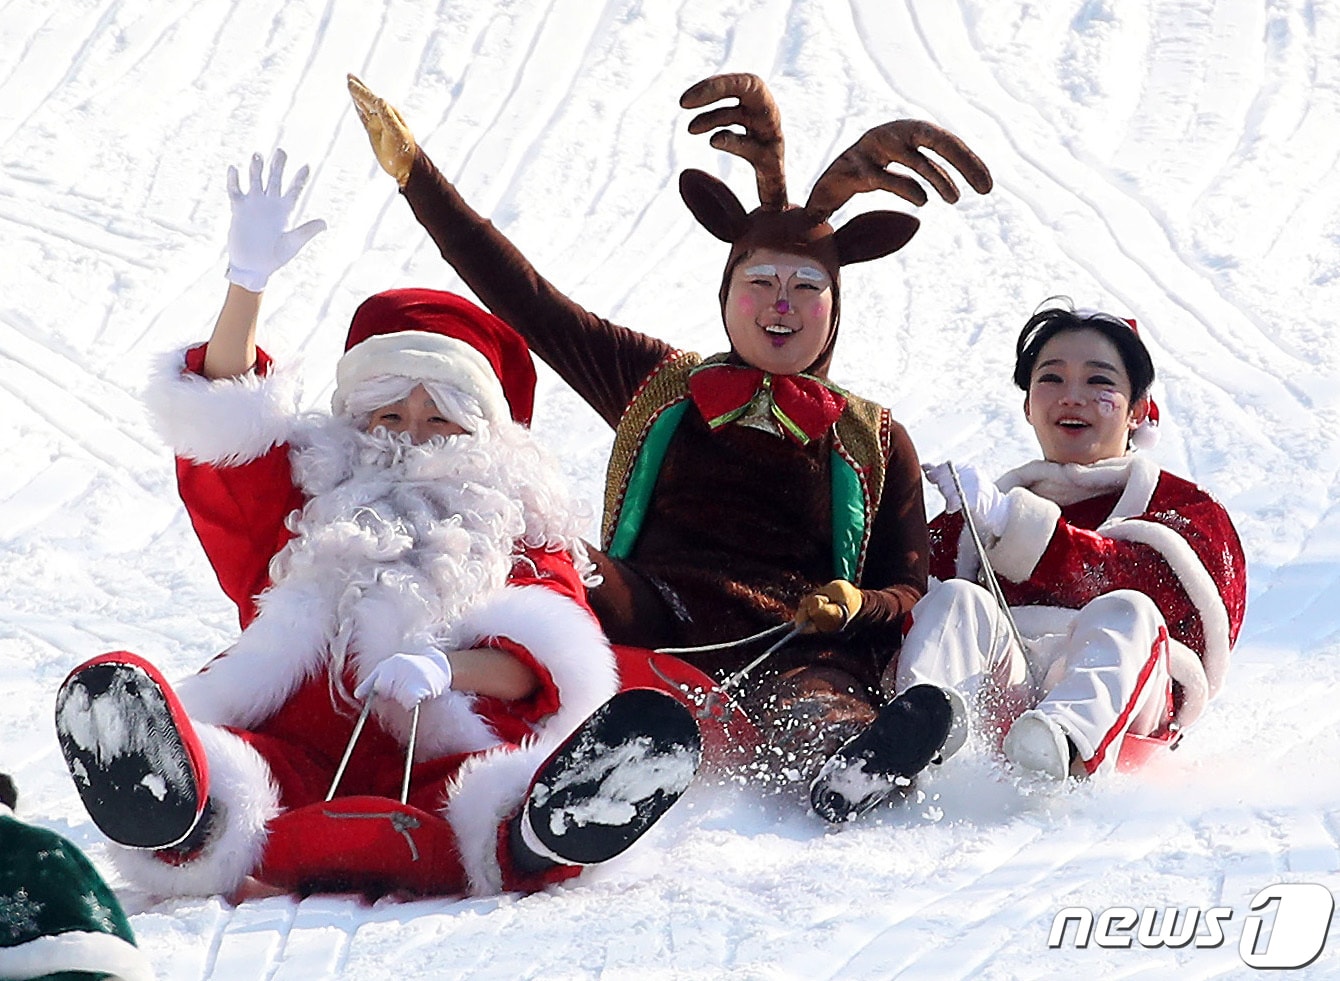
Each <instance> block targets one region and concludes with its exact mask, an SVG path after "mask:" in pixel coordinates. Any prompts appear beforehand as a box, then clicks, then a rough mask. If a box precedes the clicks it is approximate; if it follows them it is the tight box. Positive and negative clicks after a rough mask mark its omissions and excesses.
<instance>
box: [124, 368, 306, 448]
mask: <svg viewBox="0 0 1340 981" xmlns="http://www.w3.org/2000/svg"><path fill="white" fill-rule="evenodd" d="M184 364H185V357H184V352H182V351H174V352H172V354H170V355H168V356H167V357H165V358H163V359H161V360H160V362H159V364H158V365H157V366H156V368H155V370H154V372H153V374H152V375H151V377H150V379H149V384H148V385H147V387H146V388H145V391H144V401H145V404H146V406H147V407H148V409H149V413H150V416H151V417H152V419H153V423H154V426H155V428H156V429H157V430H158V433H159V435H160V436H162V437H163V440H164V442H166V443H167V444H168V446H169V447H170V448H171V449H172V451H173V453H175V454H176V455H177V456H179V457H183V458H185V459H187V460H193V461H195V462H197V463H208V464H213V465H215V466H236V465H238V464H242V463H247V462H250V461H251V460H255V459H257V458H258V457H261V456H264V455H265V454H266V453H267V452H269V451H270V449H271V448H272V447H274V446H276V445H278V444H280V443H284V442H286V441H287V440H288V439H289V437H290V435H291V433H292V431H293V423H294V419H295V417H296V415H297V400H298V391H297V386H296V384H295V383H294V382H293V381H292V380H291V379H289V378H287V377H285V376H283V375H282V374H278V373H275V374H270V375H266V376H264V377H262V376H260V375H258V374H257V373H255V372H248V373H247V374H245V375H241V376H239V377H237V378H226V379H218V380H213V381H212V380H210V379H208V378H205V377H203V376H201V375H197V374H194V373H192V372H188V371H185V370H184V368H183V366H184Z"/></svg>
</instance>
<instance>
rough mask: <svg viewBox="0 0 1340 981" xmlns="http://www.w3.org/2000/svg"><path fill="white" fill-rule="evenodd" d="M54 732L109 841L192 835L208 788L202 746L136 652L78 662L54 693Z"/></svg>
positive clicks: (145, 842) (138, 844)
mask: <svg viewBox="0 0 1340 981" xmlns="http://www.w3.org/2000/svg"><path fill="white" fill-rule="evenodd" d="M56 735H57V737H58V739H59V741H60V749H61V753H62V755H64V757H65V763H66V765H67V766H68V767H69V769H70V776H71V777H72V778H73V779H74V785H75V788H76V789H77V790H78V791H79V796H80V797H81V798H82V799H83V802H84V807H85V809H87V811H88V815H89V817H91V818H92V819H93V823H94V824H96V825H97V826H98V829H99V830H100V831H101V832H102V833H103V834H105V835H106V836H107V837H108V838H110V839H111V840H112V841H115V842H117V843H118V844H122V845H126V846H128V847H131V848H150V849H158V848H167V847H170V846H174V845H179V844H181V843H182V842H185V841H187V840H188V839H189V838H190V836H191V832H192V831H193V830H194V829H195V828H196V826H197V824H199V823H200V818H201V816H202V815H203V813H204V811H205V804H206V797H207V794H208V780H209V778H208V770H207V767H206V763H205V758H204V751H203V750H202V749H201V747H200V744H199V741H198V740H197V739H196V736H195V731H194V729H193V728H192V726H191V723H190V720H189V719H188V718H187V717H186V713H185V711H184V710H183V709H182V707H181V703H179V702H178V701H177V698H176V696H175V695H174V694H173V693H172V690H171V688H170V687H169V686H168V684H167V682H166V681H165V680H163V677H162V675H160V674H159V673H158V671H157V669H155V668H154V667H153V665H151V664H149V663H148V662H147V661H144V660H143V659H141V658H138V657H135V656H134V655H133V654H119V655H104V656H103V657H99V658H94V659H93V660H92V661H89V662H88V663H86V664H83V665H81V666H80V667H78V668H75V670H74V671H72V672H71V673H70V676H69V677H68V678H66V679H65V682H64V683H63V684H62V685H61V687H60V691H59V692H58V693H57V695H56Z"/></svg>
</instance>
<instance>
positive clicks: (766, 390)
mask: <svg viewBox="0 0 1340 981" xmlns="http://www.w3.org/2000/svg"><path fill="white" fill-rule="evenodd" d="M689 395H690V396H691V397H692V398H693V403H694V405H696V406H697V407H698V411H699V412H700V413H702V417H703V418H704V419H705V420H707V425H708V427H709V428H711V429H718V428H720V427H721V426H724V425H726V423H728V422H734V421H735V420H737V419H739V418H740V417H742V416H744V415H746V414H747V413H749V411H750V407H751V406H753V405H755V403H758V405H759V410H758V411H759V412H760V414H762V413H766V414H768V415H770V416H771V417H772V418H773V419H776V420H777V422H778V423H779V424H780V425H781V429H782V432H784V433H786V435H787V436H789V437H790V438H791V439H793V440H795V441H796V442H797V443H799V444H800V445H801V446H804V445H805V444H806V443H808V442H809V441H810V440H813V439H818V438H819V437H820V436H822V435H823V434H824V433H826V432H827V431H828V428H829V427H830V426H832V425H833V423H835V422H837V419H838V416H840V415H842V410H843V409H845V408H846V407H847V400H846V398H845V397H843V395H842V394H841V393H840V392H837V391H835V390H834V389H832V388H830V387H829V386H828V385H827V384H826V383H825V382H823V381H821V380H820V379H818V378H815V377H814V376H812V375H770V374H767V373H766V372H763V371H760V370H759V369H758V368H750V367H748V366H745V365H735V364H709V365H704V366H703V367H701V368H698V369H696V370H695V371H694V372H693V374H691V375H690V376H689Z"/></svg>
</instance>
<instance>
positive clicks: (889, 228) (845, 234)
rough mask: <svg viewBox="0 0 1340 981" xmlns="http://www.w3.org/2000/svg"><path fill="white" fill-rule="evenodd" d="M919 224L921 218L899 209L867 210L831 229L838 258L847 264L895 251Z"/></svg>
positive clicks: (865, 260) (914, 232) (877, 257)
mask: <svg viewBox="0 0 1340 981" xmlns="http://www.w3.org/2000/svg"><path fill="white" fill-rule="evenodd" d="M920 227H921V221H920V220H919V219H917V218H913V217H912V216H911V215H905V214H903V213H902V212H900V211H867V212H866V213H865V214H862V215H857V216H856V217H855V218H853V219H852V220H851V221H849V222H847V224H845V225H843V226H842V227H841V228H839V229H838V230H837V231H836V232H834V233H833V239H834V240H835V241H836V242H837V247H838V262H839V263H840V264H841V265H844V266H847V265H851V263H853V262H867V261H869V260H870V259H879V258H881V257H883V256H886V255H890V254H892V253H894V252H897V251H898V250H899V249H901V248H902V247H903V246H904V245H906V244H907V243H908V242H910V241H912V236H913V235H915V234H916V233H917V229H918V228H920Z"/></svg>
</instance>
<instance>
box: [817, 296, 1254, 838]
mask: <svg viewBox="0 0 1340 981" xmlns="http://www.w3.org/2000/svg"><path fill="white" fill-rule="evenodd" d="M1153 381H1154V365H1153V362H1152V360H1151V359H1150V355H1149V351H1148V349H1147V348H1146V347H1145V344H1144V341H1143V340H1142V339H1141V338H1140V336H1139V333H1138V332H1137V330H1136V325H1135V322H1134V321H1131V320H1125V319H1123V318H1120V317H1115V316H1112V315H1110V314H1106V313H1101V312H1098V311H1093V310H1075V309H1073V307H1072V306H1071V304H1070V302H1069V300H1068V299H1066V298H1064V297H1058V298H1055V299H1054V300H1053V301H1049V302H1048V303H1046V304H1044V306H1043V308H1042V309H1040V310H1039V311H1038V312H1037V313H1035V314H1034V315H1033V316H1032V317H1031V318H1029V320H1028V322H1027V323H1026V324H1025V325H1024V327H1023V329H1022V331H1021V332H1020V334H1019V337H1018V341H1017V342H1016V346H1015V366H1014V382H1015V384H1016V385H1017V386H1018V387H1019V388H1020V389H1022V390H1023V391H1024V392H1025V398H1024V414H1025V417H1026V418H1027V420H1028V423H1029V425H1030V426H1031V427H1032V428H1033V431H1034V433H1035V434H1036V435H1037V439H1038V444H1039V446H1040V447H1041V449H1042V458H1041V459H1039V460H1033V461H1031V462H1029V463H1025V464H1024V465H1023V466H1020V467H1016V468H1015V469H1013V470H1011V471H1010V472H1009V473H1007V474H1005V475H1004V476H1003V477H1001V478H1000V479H999V480H996V481H994V482H993V481H991V480H990V479H988V478H987V477H986V476H984V475H983V474H981V473H980V472H979V471H978V470H977V469H976V468H975V467H973V466H971V465H968V464H964V465H961V466H959V467H958V468H957V470H956V472H953V473H951V470H950V467H949V465H948V464H939V465H936V466H929V467H927V468H926V472H927V476H928V477H929V478H930V480H931V482H932V483H934V484H935V486H936V487H937V488H938V489H939V490H940V492H941V493H942V494H943V495H944V498H945V502H946V510H945V512H944V513H942V514H941V515H939V516H938V517H937V518H935V520H934V521H932V523H931V546H932V548H931V573H932V575H933V576H935V577H936V579H937V580H939V581H938V582H935V583H934V584H933V585H932V586H931V588H930V590H929V591H928V592H927V594H926V596H925V598H924V599H922V600H921V601H920V602H919V603H918V604H917V605H916V607H915V608H914V609H913V611H912V623H911V628H910V630H909V631H908V635H907V638H906V640H905V641H904V643H903V648H902V650H901V651H900V652H899V656H898V659H897V661H896V662H895V663H894V664H893V665H892V666H891V667H890V668H889V671H888V673H887V674H886V683H887V685H888V687H889V689H890V690H891V691H892V692H894V693H898V694H899V697H900V698H911V699H917V698H922V697H929V696H930V695H933V694H935V693H936V692H937V690H938V691H940V692H943V693H944V694H946V695H948V696H949V699H950V702H951V705H952V708H953V716H954V723H953V726H952V734H951V738H950V741H949V742H948V743H947V744H946V745H945V746H944V747H943V749H942V750H941V754H942V755H943V756H945V757H947V756H949V755H951V754H952V753H953V752H955V751H956V750H957V749H958V748H959V747H960V746H962V745H963V743H964V741H965V739H966V738H967V737H968V735H969V734H971V733H972V732H974V731H976V732H979V733H982V734H983V735H984V736H986V737H987V739H988V740H989V742H990V744H991V746H992V748H993V749H994V748H996V747H999V748H1000V749H1001V750H1002V751H1003V753H1004V756H1005V758H1006V759H1007V760H1008V761H1009V762H1010V763H1011V764H1012V765H1013V766H1014V767H1015V768H1016V769H1019V770H1021V771H1024V772H1026V773H1037V774H1041V775H1043V776H1045V777H1046V778H1051V779H1055V780H1064V779H1065V778H1067V777H1069V776H1075V777H1081V778H1082V777H1087V776H1091V775H1095V774H1100V773H1109V772H1111V771H1113V770H1114V769H1116V768H1117V767H1118V765H1119V764H1120V763H1121V762H1122V760H1123V759H1125V760H1131V761H1134V760H1138V759H1140V758H1142V757H1143V756H1145V755H1147V754H1148V751H1149V748H1150V747H1151V746H1157V745H1159V744H1167V743H1170V742H1171V741H1172V740H1173V739H1175V738H1177V737H1178V736H1179V735H1180V734H1181V733H1182V732H1184V731H1185V729H1186V727H1187V726H1189V725H1191V724H1192V723H1193V722H1195V721H1196V719H1197V718H1198V717H1199V716H1200V715H1201V713H1202V712H1203V711H1204V709H1205V705H1206V703H1207V701H1208V700H1209V699H1210V698H1211V697H1213V696H1214V695H1215V694H1216V693H1217V692H1218V691H1219V690H1220V688H1221V687H1222V686H1223V683H1224V678H1225V675H1226V674H1227V670H1228V659H1229V652H1230V650H1231V649H1232V647H1233V644H1234V642H1235V641H1236V639H1237V636H1238V630H1239V628H1240V627H1241V625H1242V616H1243V611H1244V608H1245V606H1246V596H1247V570H1246V562H1245V559H1244V557H1243V552H1242V544H1241V542H1240V541H1239V539H1238V534H1237V531H1236V530H1235V529H1234V527H1233V522H1232V519H1231V518H1230V517H1229V514H1228V512H1227V511H1226V510H1225V509H1224V507H1223V506H1222V505H1221V504H1220V503H1219V502H1218V501H1216V500H1215V499H1214V498H1213V497H1211V496H1210V494H1209V493H1207V492H1206V491H1205V490H1203V489H1202V488H1200V487H1198V486H1196V485H1195V484H1194V483H1192V482H1191V481H1189V480H1186V479H1185V478H1182V477H1179V476H1177V475H1175V474H1172V473H1169V472H1168V471H1166V470H1163V469H1161V468H1160V467H1159V465H1158V464H1157V463H1155V462H1154V460H1153V459H1152V458H1151V457H1150V456H1149V455H1148V453H1147V451H1148V450H1149V449H1151V448H1152V447H1153V445H1154V443H1155V441H1156V440H1157V435H1158V430H1157V428H1156V427H1157V423H1158V410H1157V408H1156V406H1155V405H1154V402H1153V399H1152V398H1151V397H1150V392H1149V390H1150V386H1151V384H1152V383H1153ZM1142 450H1143V451H1146V452H1141V451H1142ZM955 476H957V481H956V480H955ZM965 513H967V514H970V515H971V518H972V522H971V526H969V524H968V522H966V521H965V518H964V515H965ZM974 530H975V531H976V532H977V535H978V537H979V538H980V539H981V541H982V545H983V548H984V554H985V556H986V560H987V562H988V563H989V565H990V567H991V569H992V570H993V572H994V575H995V578H996V580H997V581H998V583H999V586H1000V589H1001V593H1002V595H1003V597H1004V600H1005V602H1006V604H1007V605H1008V607H1009V611H1010V616H1012V618H1013V621H1014V628H1017V631H1018V635H1017V636H1016V635H1015V632H1014V629H1012V628H1011V625H1010V623H1009V622H1008V620H1007V618H1006V615H1005V614H1004V613H1003V612H1002V610H1001V608H1000V606H999V604H998V603H997V600H996V599H995V598H994V597H993V596H992V595H991V593H990V592H988V590H987V589H986V588H983V586H982V585H981V583H982V582H984V581H985V580H984V578H983V572H984V566H983V562H982V559H981V556H980V555H979V552H978V548H977V546H976V544H975V543H974V542H973V540H972V532H973V531H974ZM891 735H892V736H901V737H903V738H912V739H915V738H916V736H917V727H916V726H915V725H907V726H903V727H902V728H901V730H900V732H898V733H893V734H891V733H888V732H880V731H878V730H876V729H875V728H873V727H872V729H871V730H868V731H867V732H866V733H863V734H862V735H861V736H858V737H856V739H855V740H853V741H852V743H851V744H849V745H848V746H847V747H845V748H844V750H843V752H842V753H840V754H839V755H838V756H837V757H835V758H834V760H833V761H831V762H830V764H829V765H828V767H827V768H826V769H825V772H824V773H822V774H821V775H820V777H819V778H818V780H817V781H816V783H815V786H814V797H815V801H816V806H820V807H821V809H822V810H824V811H825V812H826V813H827V814H828V815H830V816H831V818H832V819H833V820H845V819H847V818H850V817H852V816H854V815H856V814H858V813H860V812H861V811H863V810H865V809H867V808H869V807H871V806H873V804H875V803H876V802H878V800H879V799H880V798H881V797H882V796H884V795H886V794H888V793H889V792H890V790H891V789H892V783H893V780H892V778H891V777H888V776H887V771H888V769H889V768H888V767H887V766H885V765H884V762H883V761H884V760H885V759H886V758H887V757H888V756H889V755H891V754H893V755H896V754H898V753H899V752H900V750H899V749H898V747H897V740H896V739H895V738H891Z"/></svg>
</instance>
